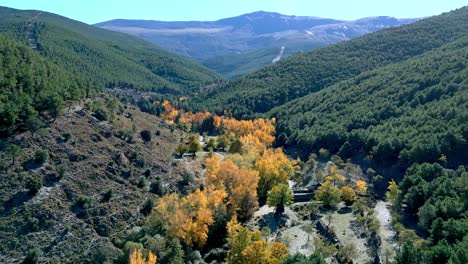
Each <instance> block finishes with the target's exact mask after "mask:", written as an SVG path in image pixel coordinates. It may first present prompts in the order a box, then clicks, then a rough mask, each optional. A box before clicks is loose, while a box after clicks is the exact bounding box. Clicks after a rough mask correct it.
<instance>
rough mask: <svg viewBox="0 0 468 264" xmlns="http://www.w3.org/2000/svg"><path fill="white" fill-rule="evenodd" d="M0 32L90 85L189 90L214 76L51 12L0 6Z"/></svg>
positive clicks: (152, 48)
mask: <svg viewBox="0 0 468 264" xmlns="http://www.w3.org/2000/svg"><path fill="white" fill-rule="evenodd" d="M0 14H1V16H0V32H3V33H4V34H6V35H7V36H8V37H9V38H13V39H15V40H18V41H20V42H22V43H25V44H29V45H30V46H31V47H32V48H33V49H35V50H36V51H37V52H39V53H40V54H41V55H43V56H45V57H47V58H48V59H49V60H50V61H52V62H54V63H55V64H57V65H58V66H60V67H61V68H62V69H64V70H66V71H68V72H69V73H71V74H74V75H76V76H77V77H79V78H80V79H81V80H82V81H83V82H84V84H85V85H87V86H93V87H120V88H135V89H141V90H151V91H157V92H161V93H172V94H192V93H195V92H198V91H199V90H200V87H202V86H204V85H207V84H210V83H212V82H213V81H214V80H216V79H218V78H220V76H219V75H218V74H216V73H214V72H212V71H210V70H208V69H207V68H205V67H204V66H200V65H198V64H197V63H196V62H193V61H191V60H190V59H188V58H182V57H179V56H177V55H174V54H171V53H169V52H167V51H164V50H162V49H161V48H159V47H157V46H156V45H154V44H151V43H149V42H146V41H143V40H140V39H138V38H135V37H132V36H129V35H125V34H121V33H116V32H112V31H108V30H104V29H100V28H96V27H93V26H90V25H87V24H84V23H81V22H78V21H74V20H71V19H68V18H65V17H61V16H58V15H55V14H51V13H47V12H41V11H20V10H15V9H10V8H4V7H1V8H0Z"/></svg>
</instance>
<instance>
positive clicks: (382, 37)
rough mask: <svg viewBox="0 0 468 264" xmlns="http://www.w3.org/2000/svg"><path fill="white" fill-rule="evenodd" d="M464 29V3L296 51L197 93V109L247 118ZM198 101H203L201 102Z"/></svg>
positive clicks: (467, 28)
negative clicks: (408, 21) (437, 13)
mask: <svg viewBox="0 0 468 264" xmlns="http://www.w3.org/2000/svg"><path fill="white" fill-rule="evenodd" d="M467 34H468V7H465V8H461V9H459V10H456V11H454V12H450V13H446V14H443V15H440V16H436V17H432V18H428V19H424V20H421V21H419V22H416V23H413V24H410V25H406V26H401V27H397V28H391V29H387V30H383V31H379V32H376V33H372V34H369V35H366V36H363V37H361V38H358V39H354V40H351V41H347V42H343V43H340V44H337V45H333V46H329V47H325V48H322V49H319V50H315V51H312V52H308V53H301V54H298V55H295V56H291V57H290V58H288V59H286V60H284V61H280V62H279V63H276V64H275V65H273V66H270V67H266V68H264V69H262V70H260V71H257V72H255V73H253V74H251V75H248V76H246V77H244V78H240V79H238V80H237V81H234V82H230V83H228V84H226V85H224V86H221V87H218V88H217V89H213V90H211V91H210V92H207V93H206V94H204V96H203V97H202V98H200V104H197V102H195V105H196V106H197V107H198V108H200V109H203V108H208V109H211V110H214V111H216V112H222V110H224V109H228V110H230V111H232V113H233V115H234V116H236V117H251V116H254V115H256V114H257V113H264V112H267V111H269V110H271V109H272V108H274V107H275V106H279V105H282V104H284V103H286V102H288V101H291V100H293V99H295V98H298V97H302V96H305V95H307V94H309V93H312V92H316V91H319V90H321V89H322V88H324V87H327V86H330V85H332V84H334V83H337V82H339V81H342V80H345V79H348V78H350V77H353V76H355V75H357V74H359V73H361V72H364V71H367V70H371V69H374V68H377V67H381V66H384V65H387V64H391V63H395V62H399V61H404V60H406V59H408V58H411V57H413V56H417V55H420V54H423V53H425V52H427V51H430V50H432V49H434V48H437V47H440V46H443V45H444V44H447V43H449V42H451V41H454V40H456V39H458V38H460V37H462V36H465V35H467ZM201 102H203V104H202V103H201Z"/></svg>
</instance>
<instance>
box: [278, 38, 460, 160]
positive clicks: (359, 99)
mask: <svg viewBox="0 0 468 264" xmlns="http://www.w3.org/2000/svg"><path fill="white" fill-rule="evenodd" d="M467 76H468V38H466V37H465V38H462V39H461V40H458V41H456V42H454V43H451V44H448V45H446V46H443V47H441V48H439V49H436V50H434V51H432V52H428V53H426V54H424V55H422V56H418V57H415V58H413V59H410V60H407V61H405V62H401V63H397V64H393V65H389V66H387V67H382V68H379V69H376V70H373V71H368V72H365V73H362V74H360V75H358V76H356V77H354V78H351V79H349V80H346V81H343V82H340V83H338V84H336V85H333V86H330V87H327V88H325V89H322V90H320V91H318V92H316V93H313V94H310V95H308V96H305V97H303V98H300V99H297V100H294V101H291V102H289V103H287V104H285V105H283V106H281V107H278V108H275V109H274V110H272V111H271V112H270V113H269V114H270V115H272V116H277V117H278V120H279V122H278V125H277V128H278V133H279V134H281V133H283V135H282V136H281V141H282V143H285V144H287V145H297V146H300V148H301V149H304V150H307V152H310V151H316V150H319V149H320V148H326V149H328V150H329V151H330V152H331V153H336V152H339V155H340V156H341V157H342V158H344V159H346V158H349V157H351V156H354V155H358V154H363V155H364V156H366V155H369V157H370V161H373V162H375V163H376V164H378V165H391V164H395V163H398V164H399V165H400V167H402V168H406V167H407V166H408V165H410V164H412V163H415V162H417V163H420V162H436V161H438V160H439V159H440V158H441V156H442V155H443V156H445V158H444V159H446V160H445V162H446V165H448V166H449V167H452V168H454V167H455V168H456V167H457V166H458V165H466V162H467V160H466V155H467V154H468V126H467V118H468V110H467V109H468V89H467V87H468V79H467Z"/></svg>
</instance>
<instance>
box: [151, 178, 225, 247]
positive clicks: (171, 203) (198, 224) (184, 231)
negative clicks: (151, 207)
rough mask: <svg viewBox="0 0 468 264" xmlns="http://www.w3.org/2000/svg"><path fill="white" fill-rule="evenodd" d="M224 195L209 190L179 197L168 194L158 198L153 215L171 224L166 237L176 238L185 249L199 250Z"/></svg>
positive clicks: (220, 191)
mask: <svg viewBox="0 0 468 264" xmlns="http://www.w3.org/2000/svg"><path fill="white" fill-rule="evenodd" d="M225 197H226V193H225V192H224V191H223V190H217V189H215V188H214V187H213V186H208V187H206V188H205V189H204V190H203V191H201V190H200V189H198V190H196V191H195V192H193V193H191V194H189V195H187V196H186V197H182V198H181V197H180V196H179V195H177V194H170V195H168V196H164V197H161V199H160V200H159V203H158V205H157V206H156V211H157V212H158V213H159V214H160V215H161V217H162V218H163V219H164V220H165V221H167V222H169V223H171V224H170V225H169V226H168V233H169V234H170V235H171V236H174V237H178V238H179V239H181V240H182V241H184V242H185V243H186V244H187V245H188V246H196V247H203V245H205V243H206V240H207V238H208V227H209V226H210V225H211V224H213V221H214V220H213V210H214V209H215V208H216V207H217V206H218V205H220V204H221V203H222V202H223V200H224V198H225Z"/></svg>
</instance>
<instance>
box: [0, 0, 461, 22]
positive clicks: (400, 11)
mask: <svg viewBox="0 0 468 264" xmlns="http://www.w3.org/2000/svg"><path fill="white" fill-rule="evenodd" d="M464 5H468V1H467V0H385V1H382V0H234V1H231V0H131V1H123V0H0V6H8V7H13V8H18V9H39V10H44V11H49V12H52V13H57V14H60V15H63V16H67V17H70V18H73V19H76V20H80V21H83V22H86V23H90V24H92V23H97V22H102V21H106V20H110V19H114V18H127V19H154V20H167V21H175V20H216V19H220V18H225V17H232V16H236V15H240V14H244V13H249V12H253V11H259V10H264V11H274V12H279V13H283V14H288V15H304V16H318V17H327V18H336V19H347V20H351V19H357V18H362V17H367V16H383V15H385V16H395V17H400V18H404V17H407V18H409V17H425V16H432V15H438V14H440V13H443V12H447V11H450V10H453V9H456V8H459V7H462V6H464Z"/></svg>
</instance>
